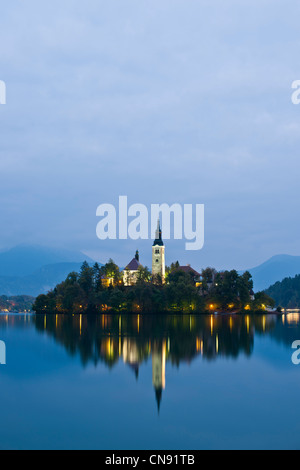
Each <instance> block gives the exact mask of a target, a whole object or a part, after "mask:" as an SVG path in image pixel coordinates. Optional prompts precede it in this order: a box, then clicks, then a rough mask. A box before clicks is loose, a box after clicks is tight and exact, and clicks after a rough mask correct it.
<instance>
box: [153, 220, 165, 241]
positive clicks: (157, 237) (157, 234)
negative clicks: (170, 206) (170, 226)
mask: <svg viewBox="0 0 300 470" xmlns="http://www.w3.org/2000/svg"><path fill="white" fill-rule="evenodd" d="M155 245H160V246H163V241H162V231H161V228H160V220H159V218H158V219H157V229H156V232H155V240H154V243H153V246H155Z"/></svg>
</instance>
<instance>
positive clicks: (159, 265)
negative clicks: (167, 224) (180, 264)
mask: <svg viewBox="0 0 300 470" xmlns="http://www.w3.org/2000/svg"><path fill="white" fill-rule="evenodd" d="M165 274H166V263H165V247H164V243H163V241H162V234H161V229H160V222H159V219H158V221H157V230H156V234H155V240H154V243H153V246H152V276H157V275H159V276H160V277H161V279H162V282H165Z"/></svg>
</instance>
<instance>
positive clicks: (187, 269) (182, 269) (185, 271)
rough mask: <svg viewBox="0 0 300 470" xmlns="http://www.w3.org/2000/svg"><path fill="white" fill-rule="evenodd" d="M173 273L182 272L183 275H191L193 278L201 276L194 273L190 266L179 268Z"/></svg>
mask: <svg viewBox="0 0 300 470" xmlns="http://www.w3.org/2000/svg"><path fill="white" fill-rule="evenodd" d="M175 271H183V272H184V273H193V275H194V276H201V274H200V273H198V272H197V271H195V269H193V268H192V267H191V266H179V268H177V269H175Z"/></svg>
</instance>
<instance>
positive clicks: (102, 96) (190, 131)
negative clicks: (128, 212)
mask: <svg viewBox="0 0 300 470" xmlns="http://www.w3.org/2000/svg"><path fill="white" fill-rule="evenodd" d="M299 17H300V2H297V1H290V0H282V1H276V0H243V1H241V0H226V2H225V1H224V0H150V1H149V0H109V1H108V0H106V1H102V0H85V1H84V2H83V1H79V0H73V1H71V0H64V1H61V0H59V1H58V0H52V1H51V2H41V1H40V0H26V2H24V0H17V1H11V2H2V5H1V16H0V48H1V49H0V50H1V54H0V80H4V81H5V83H6V86H7V104H6V105H1V106H0V129H1V144H0V177H1V179H0V181H1V186H0V188H1V189H0V220H1V232H0V249H5V248H9V247H11V246H13V245H16V244H19V243H34V244H35V243H38V244H43V245H51V246H60V247H66V248H72V249H73V248H74V249H79V250H83V251H85V252H87V253H89V254H91V255H92V256H94V257H97V259H98V260H100V261H103V262H105V261H106V260H107V259H108V258H109V257H112V258H114V260H115V261H116V262H118V263H119V264H120V265H121V266H124V265H125V264H127V263H128V262H129V261H130V259H131V258H132V257H133V255H134V252H135V250H136V249H139V250H140V253H141V262H142V263H143V264H146V265H148V266H149V265H150V262H151V241H149V242H146V241H143V242H142V241H136V242H134V241H131V240H128V241H114V242H112V241H102V242H101V241H100V240H98V239H97V237H96V225H97V222H98V219H97V218H96V209H97V206H98V205H99V204H101V203H113V204H117V202H118V197H119V195H127V196H128V202H129V204H133V203H143V204H145V205H147V206H149V205H150V204H151V203H163V202H166V203H169V204H171V203H175V202H177V203H181V204H185V203H193V204H196V203H198V204H201V203H203V204H205V246H204V248H203V250H201V251H198V252H193V251H185V243H184V241H176V242H174V241H169V242H167V243H166V261H167V264H169V263H171V262H172V261H174V260H176V259H179V261H180V262H181V263H182V264H185V263H188V262H189V263H191V264H192V265H193V266H194V267H195V268H198V269H200V268H202V267H205V266H207V265H212V266H215V267H217V268H233V267H234V268H237V269H243V268H251V267H253V266H255V265H257V264H260V263H261V262H263V261H265V260H266V259H268V258H269V257H271V256H272V255H275V254H282V253H287V254H294V255H300V246H299V232H300V218H299V173H300V172H299V170H300V158H299V157H300V156H299V143H300V105H299V106H295V105H293V104H292V102H291V94H292V89H291V84H292V82H293V81H294V80H296V79H300V62H299V51H300V32H299Z"/></svg>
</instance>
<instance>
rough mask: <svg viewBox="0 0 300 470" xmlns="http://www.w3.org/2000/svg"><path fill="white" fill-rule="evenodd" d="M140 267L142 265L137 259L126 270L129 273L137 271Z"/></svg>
mask: <svg viewBox="0 0 300 470" xmlns="http://www.w3.org/2000/svg"><path fill="white" fill-rule="evenodd" d="M139 266H141V263H140V262H139V261H138V260H137V259H136V258H133V259H132V260H131V261H130V263H129V264H128V265H127V266H126V268H125V269H129V271H137V270H138V269H139Z"/></svg>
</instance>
